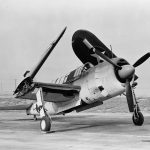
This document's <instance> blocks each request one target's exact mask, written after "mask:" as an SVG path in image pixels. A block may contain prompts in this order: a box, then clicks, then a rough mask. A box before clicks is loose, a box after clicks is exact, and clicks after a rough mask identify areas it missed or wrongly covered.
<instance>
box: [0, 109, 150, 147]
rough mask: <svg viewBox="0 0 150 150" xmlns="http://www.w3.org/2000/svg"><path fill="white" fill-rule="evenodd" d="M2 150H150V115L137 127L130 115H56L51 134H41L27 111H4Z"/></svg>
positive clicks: (0, 134)
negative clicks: (27, 114) (26, 113)
mask: <svg viewBox="0 0 150 150" xmlns="http://www.w3.org/2000/svg"><path fill="white" fill-rule="evenodd" d="M0 118H1V120H0V149H1V150H5V149H6V150H13V149H14V150H23V149H28V150H29V149H36V150H45V149H47V150H54V149H55V150H103V149H104V150H105V149H106V150H109V149H111V150H122V149H124V150H129V149H132V150H133V149H135V150H138V149H140V150H142V149H144V150H145V149H147V150H148V149H150V115H148V114H145V124H144V125H143V126H142V127H136V126H134V125H133V124H132V121H131V115H130V114H126V113H124V114H121V113H79V114H76V113H72V114H69V115H66V116H54V117H52V119H53V124H52V132H51V133H47V134H45V133H42V132H41V131H40V126H39V123H40V120H38V121H33V120H32V117H31V116H26V115H25V113H24V112H23V111H9V112H4V111H3V112H2V111H0Z"/></svg>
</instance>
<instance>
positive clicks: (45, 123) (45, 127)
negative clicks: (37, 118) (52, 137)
mask: <svg viewBox="0 0 150 150" xmlns="http://www.w3.org/2000/svg"><path fill="white" fill-rule="evenodd" d="M40 127H41V130H42V131H50V129H51V120H50V118H49V117H48V116H44V117H42V119H41V122H40Z"/></svg>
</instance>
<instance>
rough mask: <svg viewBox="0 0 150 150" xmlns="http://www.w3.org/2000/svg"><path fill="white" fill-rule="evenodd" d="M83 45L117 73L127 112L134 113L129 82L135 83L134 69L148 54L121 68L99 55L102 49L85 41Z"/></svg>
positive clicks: (134, 100) (132, 94)
mask: <svg viewBox="0 0 150 150" xmlns="http://www.w3.org/2000/svg"><path fill="white" fill-rule="evenodd" d="M83 43H84V44H85V45H86V46H87V47H88V48H89V49H91V50H92V51H93V52H95V53H96V54H97V55H99V56H100V57H101V58H103V59H104V60H106V61H107V62H109V63H110V64H112V65H113V66H114V67H115V68H116V69H117V71H118V76H119V78H120V79H123V80H124V81H125V92H126V98H127V103H128V107H129V111H130V112H133V111H134V104H135V103H136V104H137V102H136V99H135V95H134V93H133V89H132V88H133V87H132V86H131V85H130V82H131V81H133V82H134V81H135V80H136V79H137V78H138V77H137V76H136V75H135V74H134V73H135V68H136V67H138V66H139V65H141V64H142V63H143V62H145V61H146V60H147V59H148V58H149V57H150V53H147V54H145V55H143V56H142V57H141V58H140V59H138V60H137V61H136V62H135V63H134V64H133V65H130V64H127V65H123V66H119V65H118V64H116V63H115V62H113V61H112V60H111V59H110V58H109V57H107V56H106V55H104V54H103V53H101V49H103V48H102V47H97V46H94V47H93V46H92V45H91V44H90V42H89V41H88V40H87V39H84V40H83Z"/></svg>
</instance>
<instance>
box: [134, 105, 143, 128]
mask: <svg viewBox="0 0 150 150" xmlns="http://www.w3.org/2000/svg"><path fill="white" fill-rule="evenodd" d="M132 120H133V123H134V125H136V126H142V124H143V123H144V116H143V114H142V113H141V112H140V110H139V106H138V105H136V106H135V109H134V112H133V116H132Z"/></svg>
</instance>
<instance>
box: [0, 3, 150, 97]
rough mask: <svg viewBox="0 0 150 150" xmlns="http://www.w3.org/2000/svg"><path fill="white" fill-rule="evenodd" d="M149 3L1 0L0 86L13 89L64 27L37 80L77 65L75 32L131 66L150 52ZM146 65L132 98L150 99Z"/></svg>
mask: <svg viewBox="0 0 150 150" xmlns="http://www.w3.org/2000/svg"><path fill="white" fill-rule="evenodd" d="M149 6H150V1H149V0H0V81H1V82H2V83H3V86H7V87H8V86H9V87H11V88H14V84H13V83H14V82H13V81H14V79H17V83H19V82H20V81H21V80H22V79H23V74H24V72H25V71H26V70H30V69H31V68H32V67H33V66H34V65H35V64H36V63H37V62H38V60H39V59H40V57H41V55H42V54H43V52H44V51H45V50H46V49H47V48H48V46H49V45H50V43H51V42H52V41H53V40H54V39H55V38H56V37H57V36H58V34H59V33H60V32H61V31H62V29H63V28H64V27H65V26H67V30H66V33H65V34H64V36H63V38H62V39H61V40H60V42H59V43H58V45H57V46H56V48H55V49H54V51H53V52H52V54H51V55H50V57H49V58H48V60H47V61H46V63H45V64H44V66H43V67H42V69H41V70H40V71H39V73H38V75H37V76H36V80H37V81H43V82H50V81H51V80H52V79H55V78H57V77H59V76H62V75H64V74H67V73H68V72H70V71H71V70H73V69H75V68H76V67H78V66H80V65H82V63H81V62H80V61H79V60H78V58H77V57H76V56H75V54H74V52H73V50H72V45H71V39H72V35H73V33H74V32H75V31H76V30H78V29H86V30H89V31H91V32H93V33H94V34H95V35H96V36H97V37H98V38H99V39H100V40H101V41H102V42H103V43H104V44H105V45H106V46H108V47H109V45H112V48H113V52H114V53H115V54H116V55H117V56H118V57H123V58H125V59H126V60H128V61H129V62H130V63H131V64H133V63H134V62H135V61H136V60H137V59H138V58H140V57H141V56H142V55H144V54H145V53H147V52H149V51H150V9H149ZM149 65H150V61H149V60H148V61H147V62H145V63H144V64H142V65H141V66H139V67H138V68H136V74H137V75H138V76H139V79H138V87H137V89H136V94H138V95H149V96H150V94H149V93H150V84H149V81H150V80H149V77H150V71H149V68H150V67H149Z"/></svg>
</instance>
